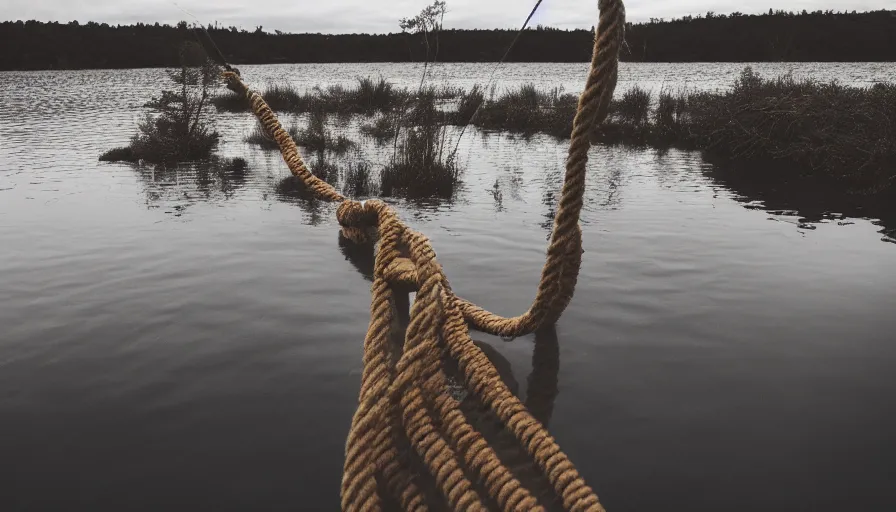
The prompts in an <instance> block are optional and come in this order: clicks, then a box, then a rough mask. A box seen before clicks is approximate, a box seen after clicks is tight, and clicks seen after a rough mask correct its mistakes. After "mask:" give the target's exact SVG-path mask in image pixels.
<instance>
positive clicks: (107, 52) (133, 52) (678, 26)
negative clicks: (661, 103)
mask: <svg viewBox="0 0 896 512" xmlns="http://www.w3.org/2000/svg"><path fill="white" fill-rule="evenodd" d="M403 28H405V27H403ZM207 31H208V33H209V35H210V36H211V39H212V40H213V41H214V42H215V44H216V45H217V46H218V47H219V48H220V50H221V52H222V53H223V55H224V56H225V58H226V59H227V61H228V62H230V63H232V64H245V63H251V64H269V63H301V62H407V61H422V60H426V59H428V60H434V59H435V60H438V61H440V62H494V61H497V60H500V59H501V57H502V55H503V54H504V52H505V50H506V48H507V46H508V45H509V44H510V42H511V41H512V40H513V38H514V36H515V35H516V31H514V30H452V29H449V30H444V29H439V31H438V45H437V49H438V50H437V52H436V51H435V50H434V47H433V45H432V44H428V43H431V39H430V40H427V37H430V36H431V34H429V33H428V31H426V32H421V31H419V30H417V31H415V30H407V29H405V30H404V31H403V32H399V33H393V34H341V35H327V34H286V33H281V32H279V31H275V32H274V33H269V32H265V31H264V30H263V28H262V27H257V28H256V29H255V30H254V31H247V30H241V29H238V28H236V27H229V28H223V27H212V26H209V27H208V28H207ZM196 38H197V34H196V33H195V32H194V30H193V29H191V28H190V27H189V26H188V25H187V23H185V22H181V23H179V24H178V25H176V26H170V25H160V24H158V23H156V24H143V23H138V24H136V25H118V26H111V25H107V24H105V23H95V22H89V23H86V24H80V23H78V22H77V21H72V22H69V23H58V22H51V23H44V22H39V21H15V22H12V21H9V22H3V23H0V46H2V47H3V48H4V49H5V50H4V51H3V52H0V70H19V69H84V68H138V67H176V66H178V62H179V48H180V47H181V45H182V43H183V42H185V41H190V40H193V41H195V40H196ZM592 38H593V34H592V32H590V31H588V30H559V29H554V28H550V27H542V26H538V27H534V28H531V29H528V30H526V31H525V33H524V34H523V35H522V37H520V39H519V41H518V42H517V44H516V45H515V46H514V48H513V50H512V51H511V52H510V54H509V55H508V57H507V59H508V60H509V61H516V62H584V61H587V60H588V59H589V57H590V53H591V43H592ZM625 39H626V46H625V48H624V53H623V55H622V59H623V60H627V61H643V62H724V61H727V62H770V61H793V62H800V61H803V62H806V61H810V62H811V61H828V62H837V61H841V62H851V61H864V62H868V61H878V62H888V61H896V11H874V12H864V13H856V12H848V13H847V12H833V11H824V12H823V11H817V12H811V13H810V12H806V11H803V12H802V13H791V12H783V11H777V12H774V11H769V12H768V13H767V14H762V15H746V14H740V13H733V14H728V15H722V14H714V13H711V12H710V13H707V14H706V15H704V16H687V17H684V18H680V19H673V20H663V19H654V20H650V21H649V22H647V23H639V24H629V25H628V26H627V29H626V35H625Z"/></svg>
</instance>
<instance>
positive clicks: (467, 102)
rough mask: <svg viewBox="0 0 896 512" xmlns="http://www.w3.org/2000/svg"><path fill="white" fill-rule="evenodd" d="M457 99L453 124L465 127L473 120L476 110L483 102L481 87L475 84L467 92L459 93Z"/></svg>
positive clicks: (483, 96) (483, 95)
mask: <svg viewBox="0 0 896 512" xmlns="http://www.w3.org/2000/svg"><path fill="white" fill-rule="evenodd" d="M458 98H459V99H458V102H457V110H456V111H455V112H454V124H456V125H465V124H467V123H469V122H470V121H471V120H472V119H473V115H474V114H475V113H476V110H478V109H479V107H481V106H482V104H483V102H485V94H484V93H483V92H482V87H480V86H479V84H476V85H474V86H473V87H472V88H471V89H470V90H469V91H465V92H461V93H460V94H459V95H458Z"/></svg>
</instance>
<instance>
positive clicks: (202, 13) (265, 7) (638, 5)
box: [0, 0, 896, 33]
mask: <svg viewBox="0 0 896 512" xmlns="http://www.w3.org/2000/svg"><path fill="white" fill-rule="evenodd" d="M431 1H432V0H323V1H320V0H317V1H307V0H256V1H246V0H128V1H125V2H122V1H121V0H3V3H4V4H5V6H4V8H3V9H2V14H0V16H2V18H5V19H6V20H29V19H36V20H41V21H59V22H68V21H71V20H78V21H79V22H81V23H86V22H88V21H96V22H101V23H102V22H105V23H109V24H131V23H136V22H138V21H139V22H143V23H155V22H160V23H170V24H174V23H176V22H178V21H180V20H188V21H192V20H193V18H191V16H190V14H191V15H193V16H195V18H196V19H197V20H198V21H200V22H201V23H202V24H203V25H207V24H210V23H211V24H214V23H215V22H217V23H218V24H219V25H223V26H231V25H233V26H237V27H240V28H245V29H247V30H254V29H255V27H257V26H259V25H260V26H262V27H263V28H264V30H265V31H266V32H273V31H274V30H281V31H283V32H320V33H361V32H366V33H386V32H398V31H399V29H398V19H399V18H402V17H406V16H412V15H414V14H416V13H417V12H419V11H420V10H421V9H422V8H423V7H425V6H426V5H427V4H429V3H431ZM446 1H447V6H448V14H447V15H446V16H445V21H444V26H445V28H519V27H520V26H521V25H522V23H523V21H524V20H525V19H526V16H527V15H528V14H529V11H530V10H531V9H532V6H533V5H535V0H446ZM770 7H772V8H774V9H775V10H779V9H783V10H787V11H802V10H803V9H805V10H808V11H813V10H818V9H821V10H827V9H833V10H850V11H852V10H857V11H868V10H877V9H887V8H889V9H893V8H896V0H839V1H835V0H761V1H756V0H677V1H670V0H628V1H627V2H626V10H627V14H628V16H627V17H628V20H629V21H633V22H639V21H647V20H649V19H650V18H672V17H680V16H684V15H688V14H691V15H695V14H704V13H706V12H709V11H713V12H716V13H731V12H735V11H740V12H743V13H761V12H767V11H768V9H769V8H770ZM187 13H189V14H187ZM596 16H597V1H596V0H589V1H582V0H544V1H543V2H542V5H541V7H540V8H539V11H538V13H536V15H535V17H534V18H533V20H532V22H531V24H532V25H533V26H534V25H537V24H543V25H550V26H554V27H559V28H564V29H566V28H588V27H591V26H592V25H593V24H594V23H595V19H596Z"/></svg>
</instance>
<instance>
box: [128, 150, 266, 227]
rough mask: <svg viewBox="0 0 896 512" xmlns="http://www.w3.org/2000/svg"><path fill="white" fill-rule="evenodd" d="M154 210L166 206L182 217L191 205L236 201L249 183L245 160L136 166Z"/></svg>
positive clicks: (149, 204)
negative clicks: (238, 193)
mask: <svg viewBox="0 0 896 512" xmlns="http://www.w3.org/2000/svg"><path fill="white" fill-rule="evenodd" d="M134 169H135V171H136V174H137V176H138V177H139V178H140V180H141V182H142V183H143V184H144V191H145V194H146V204H147V206H148V207H150V208H160V207H161V206H162V205H165V207H166V208H171V209H172V210H175V211H176V212H177V213H176V214H175V215H177V216H180V215H181V212H182V211H183V210H184V209H185V208H187V207H188V206H189V205H190V204H193V203H195V202H198V201H205V202H217V201H226V200H230V199H232V198H233V197H234V196H235V195H236V193H237V192H238V191H239V189H241V188H242V187H243V186H245V184H246V175H247V173H248V172H250V171H249V169H248V168H247V166H246V163H245V160H241V159H238V160H231V159H225V158H214V159H212V160H211V161H210V162H191V163H185V164H180V165H174V166H168V167H165V166H153V165H147V166H135V167H134Z"/></svg>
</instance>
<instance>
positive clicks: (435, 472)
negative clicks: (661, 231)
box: [224, 0, 625, 512]
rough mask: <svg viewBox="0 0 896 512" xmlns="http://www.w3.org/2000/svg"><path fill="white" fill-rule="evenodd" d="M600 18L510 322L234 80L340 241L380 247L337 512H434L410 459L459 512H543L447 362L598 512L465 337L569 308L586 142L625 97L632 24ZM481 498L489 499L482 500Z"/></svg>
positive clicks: (527, 323)
mask: <svg viewBox="0 0 896 512" xmlns="http://www.w3.org/2000/svg"><path fill="white" fill-rule="evenodd" d="M599 9H600V19H599V22H598V26H597V34H596V37H595V42H594V52H593V57H592V62H591V69H590V72H589V75H588V78H587V81H586V84H585V90H584V92H583V93H582V95H581V96H580V98H579V104H578V109H577V112H576V116H575V119H574V121H573V129H572V134H571V137H570V145H569V156H568V158H567V162H566V174H565V177H564V181H563V188H562V192H561V197H560V201H559V206H558V210H557V214H556V217H555V218H554V226H553V231H552V235H551V240H550V244H549V246H548V249H547V255H546V258H545V264H544V267H543V269H542V274H541V281H540V283H539V285H538V291H537V294H536V297H535V299H534V300H533V302H532V305H531V306H530V307H529V309H528V310H527V311H526V312H525V313H523V314H522V315H520V316H517V317H510V318H507V317H501V316H499V315H495V314H493V313H490V312H488V311H486V310H485V309H482V308H480V307H479V306H477V305H475V304H473V303H472V302H469V301H467V300H464V299H462V298H460V297H458V296H456V295H455V294H454V292H453V291H452V290H451V287H450V285H449V283H448V279H447V277H446V276H445V273H444V271H443V270H442V267H441V265H440V264H439V263H438V261H437V260H436V256H435V251H434V250H433V248H432V245H431V244H430V242H429V240H428V239H427V238H426V237H425V236H423V235H422V234H420V233H417V232H415V231H413V230H411V229H410V228H409V227H408V226H407V225H406V224H404V223H403V222H402V221H401V220H400V219H399V218H398V216H397V214H396V213H395V211H394V210H393V209H392V208H390V207H389V206H387V205H386V204H385V203H383V202H382V201H379V200H369V201H366V202H363V203H361V202H358V201H354V200H351V199H347V198H345V197H344V196H343V195H342V194H340V193H339V192H338V191H336V189H335V188H333V187H332V186H331V185H329V184H328V183H326V182H324V181H323V180H321V179H319V178H317V177H316V176H314V174H313V173H312V172H311V171H310V170H309V169H308V168H307V166H306V165H305V162H304V161H303V160H302V158H301V156H300V155H299V152H298V148H297V147H296V145H295V142H294V141H293V140H292V138H291V137H290V136H289V135H288V134H287V133H286V131H285V130H284V129H283V127H282V126H281V125H280V122H279V121H278V119H277V116H276V115H275V114H274V112H273V111H272V110H271V109H270V107H269V106H268V105H267V103H265V101H264V100H263V99H262V97H261V95H260V94H258V93H257V92H255V91H253V90H250V89H249V88H248V87H247V86H246V85H245V84H244V83H243V82H242V81H241V79H240V77H239V74H238V73H235V72H232V71H227V72H225V73H224V76H225V78H226V80H227V82H228V87H230V88H231V89H232V90H234V91H236V92H237V93H240V94H243V95H245V96H246V98H247V99H248V100H249V103H250V104H251V106H252V110H253V112H254V114H255V116H256V117H257V118H258V119H259V121H260V122H261V124H262V126H263V127H264V130H265V131H266V132H267V133H268V134H269V135H271V137H272V138H273V139H274V140H276V141H277V144H278V146H279V148H280V152H281V154H282V156H283V159H284V161H285V162H286V165H287V166H288V167H289V170H290V172H291V173H292V174H293V175H295V176H296V177H297V178H298V179H300V180H301V181H302V183H303V184H304V185H305V187H306V188H307V189H308V190H309V191H311V192H312V193H313V194H314V196H315V197H317V198H318V199H321V200H325V201H329V202H335V203H340V204H339V207H338V209H337V212H336V215H337V219H338V221H339V223H340V225H342V226H343V230H344V231H345V232H347V233H353V234H354V235H357V234H358V233H360V232H362V231H363V230H365V229H368V228H375V229H376V232H377V235H378V237H379V240H380V243H379V247H378V249H377V252H376V256H375V263H374V280H373V285H372V287H371V306H370V323H369V325H368V329H367V335H366V337H365V340H364V359H363V371H362V376H361V389H360V392H359V399H358V408H357V410H356V411H355V414H354V416H353V418H352V424H351V428H350V430H349V433H348V438H347V440H346V450H345V464H344V468H343V478H342V491H341V500H342V509H343V510H345V511H379V510H381V509H382V506H383V498H384V497H383V496H381V493H382V492H384V491H385V492H388V493H390V494H391V495H392V497H393V498H395V499H396V500H397V501H398V503H399V504H400V505H401V506H402V508H404V509H405V510H414V511H426V510H429V507H430V505H431V503H430V502H429V500H430V497H429V496H428V495H426V494H425V493H424V491H423V489H422V487H421V484H422V483H423V482H421V480H420V478H421V476H420V475H418V474H416V473H415V472H414V471H411V470H410V469H408V468H407V467H406V465H407V464H406V463H407V461H408V460H409V456H410V453H408V452H406V447H405V445H402V444H401V441H402V439H406V440H407V443H405V444H409V445H410V449H411V450H413V452H414V453H415V454H416V458H417V460H419V463H420V465H422V466H423V468H424V469H425V471H426V472H427V473H428V474H429V475H430V476H431V477H432V481H434V482H435V486H436V487H437V488H438V491H439V493H440V496H441V498H442V499H443V500H444V501H445V502H446V503H447V505H448V506H449V508H451V509H453V510H464V511H466V510H472V511H477V510H486V509H487V507H488V506H489V505H490V504H497V505H498V506H499V507H500V509H502V510H505V511H511V510H538V511H540V510H543V507H542V504H540V503H539V502H538V500H537V499H536V498H535V497H534V496H533V495H532V493H531V492H530V491H529V490H528V489H526V488H525V487H524V486H523V485H522V483H521V482H520V481H519V480H518V479H517V478H516V477H515V476H514V474H513V472H512V471H511V470H510V469H509V468H507V467H506V466H505V464H504V463H503V462H502V461H501V460H500V458H499V457H498V455H497V454H496V452H495V451H494V449H493V448H492V447H491V446H489V445H488V443H487V442H486V440H485V439H484V437H483V436H482V434H481V433H479V432H478V431H476V430H475V429H474V428H473V426H472V425H471V424H470V423H469V421H468V420H467V418H466V417H465V415H464V414H463V412H462V411H461V409H460V402H459V401H458V400H457V399H456V398H454V397H452V396H451V395H450V394H449V393H448V392H447V391H446V390H447V382H448V377H447V374H446V372H445V369H444V368H443V363H442V358H443V357H450V358H451V359H452V360H454V361H455V362H456V364H457V367H458V368H459V371H460V373H461V374H462V375H461V376H462V378H463V381H464V384H465V387H466V389H467V390H468V392H469V394H470V396H472V397H474V398H475V399H477V400H479V401H480V402H481V403H483V404H484V405H485V406H487V407H488V408H489V409H490V410H491V411H492V412H493V413H494V414H495V415H496V416H497V417H498V418H499V419H500V420H501V422H502V423H503V424H504V426H505V428H506V429H507V430H508V431H509V432H512V434H513V435H514V437H515V438H516V439H517V441H518V442H519V444H520V446H521V448H522V449H524V450H525V452H526V453H528V454H529V455H530V456H531V457H532V459H533V460H534V461H535V463H536V464H537V466H538V467H539V468H540V469H541V471H542V472H543V474H544V476H545V477H546V478H547V480H548V481H549V482H550V484H551V486H552V488H553V490H554V492H555V493H556V495H557V496H558V497H559V498H560V500H561V502H562V504H563V506H564V507H565V508H566V509H567V510H571V511H576V512H578V511H587V512H603V510H604V509H603V507H602V506H601V504H600V502H599V501H598V498H597V496H596V495H595V494H594V492H593V491H592V490H591V488H590V487H588V486H587V485H586V484H585V482H584V480H583V479H582V478H581V476H580V475H579V473H578V472H577V471H576V469H575V467H574V466H573V464H572V462H570V460H569V459H568V458H567V457H566V455H565V454H564V453H563V452H562V451H561V450H560V447H559V446H558V445H557V443H556V442H555V441H554V439H553V438H552V437H551V436H550V435H549V434H548V432H547V430H546V429H545V427H544V426H543V425H542V424H541V423H540V422H539V421H538V420H536V419H535V418H534V417H533V416H532V415H531V414H530V413H529V412H528V410H527V409H526V407H525V406H524V405H523V404H522V403H521V402H520V400H519V399H517V398H516V397H515V396H514V395H513V394H512V393H511V391H510V390H509V389H508V388H507V386H506V385H505V384H504V383H503V381H502V380H501V378H500V376H499V375H498V372H497V370H496V369H495V367H494V366H493V365H492V364H491V362H490V361H489V359H488V357H487V356H486V355H485V354H484V353H483V352H482V351H481V350H480V349H479V348H478V347H477V346H476V345H475V344H474V343H473V340H472V339H471V338H470V335H469V329H470V328H473V329H477V330H480V331H483V332H486V333H490V334H495V335H499V336H505V337H515V336H520V335H524V334H527V333H531V332H534V331H535V330H537V329H538V328H540V327H542V326H544V325H548V324H551V323H553V322H555V321H556V320H557V319H558V318H559V317H560V315H561V314H562V313H563V311H564V310H565V308H566V306H567V305H568V304H569V302H570V300H571V299H572V296H573V292H574V289H575V285H576V280H577V278H578V272H579V266H580V264H581V253H582V232H581V229H580V228H579V225H578V221H579V215H580V213H581V209H582V198H583V195H584V191H585V168H586V164H587V160H588V150H589V148H590V146H591V143H590V140H589V135H590V132H591V128H592V126H593V125H594V124H595V123H599V122H602V121H603V120H604V119H605V117H606V115H607V109H608V106H609V102H610V99H611V98H612V95H613V90H614V88H615V86H616V80H617V71H618V53H619V48H620V45H621V42H622V35H623V29H624V24H625V13H624V7H623V4H622V1H621V0H599ZM397 285H412V286H415V287H416V288H417V295H416V298H415V300H414V302H413V305H412V307H411V313H410V321H409V324H408V327H407V332H406V333H405V339H404V346H403V347H402V351H401V354H400V355H399V356H397V361H396V360H395V359H396V357H395V356H394V355H393V354H392V352H391V349H390V341H389V333H390V329H391V325H392V322H393V319H395V318H396V315H397V312H396V306H395V295H394V294H395V293H396V292H395V286H397ZM483 493H485V495H483Z"/></svg>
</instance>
